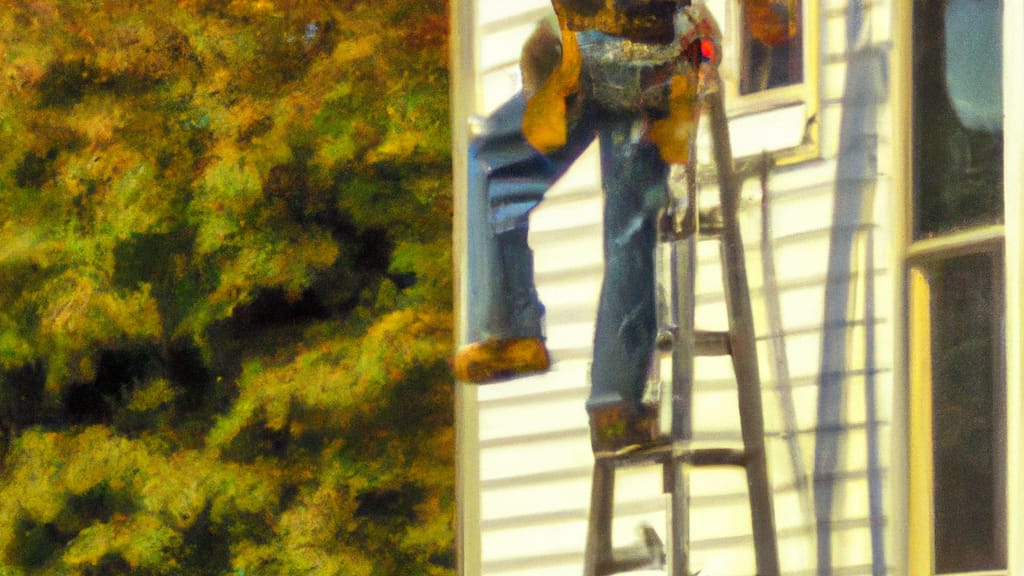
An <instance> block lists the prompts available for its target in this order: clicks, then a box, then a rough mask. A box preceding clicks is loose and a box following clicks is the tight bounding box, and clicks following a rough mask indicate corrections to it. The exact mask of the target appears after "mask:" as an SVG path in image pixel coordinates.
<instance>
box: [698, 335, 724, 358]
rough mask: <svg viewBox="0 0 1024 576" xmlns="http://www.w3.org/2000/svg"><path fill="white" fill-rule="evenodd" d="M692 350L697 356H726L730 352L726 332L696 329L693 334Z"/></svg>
mask: <svg viewBox="0 0 1024 576" xmlns="http://www.w3.org/2000/svg"><path fill="white" fill-rule="evenodd" d="M693 340H694V342H693V344H694V352H695V353H696V354H697V356H727V355H729V354H732V345H731V344H729V333H728V332H715V331H709V330H697V331H695V332H694V335H693Z"/></svg>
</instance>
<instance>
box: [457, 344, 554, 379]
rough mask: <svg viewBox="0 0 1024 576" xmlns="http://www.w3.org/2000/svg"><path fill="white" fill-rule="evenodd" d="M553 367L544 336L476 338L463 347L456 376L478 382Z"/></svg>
mask: <svg viewBox="0 0 1024 576" xmlns="http://www.w3.org/2000/svg"><path fill="white" fill-rule="evenodd" d="M550 367H551V359H550V357H549V356H548V349H547V347H545V346H544V341H543V340H541V339H540V338H492V339H490V340H484V341H483V342H474V343H473V344H468V345H466V346H463V347H462V348H460V349H459V351H458V352H456V354H455V362H454V369H455V378H456V379H458V380H460V381H462V382H472V383H474V384H486V383H488V382H494V381H496V380H503V379H506V378H514V377H516V376H525V375H527V374H533V373H536V372H543V371H545V370H547V369H548V368H550Z"/></svg>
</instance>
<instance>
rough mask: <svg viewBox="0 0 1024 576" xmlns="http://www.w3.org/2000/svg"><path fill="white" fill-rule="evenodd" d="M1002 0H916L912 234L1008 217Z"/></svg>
mask: <svg viewBox="0 0 1024 576" xmlns="http://www.w3.org/2000/svg"><path fill="white" fill-rule="evenodd" d="M1001 20H1002V11H1001V8H1000V0H915V2H914V98H913V100H914V102H913V109H914V172H915V198H914V216H915V218H914V223H915V226H914V237H915V238H926V237H929V236H933V235H936V234H941V233H944V232H951V231H955V230H958V229H962V228H965V227H968V226H974V225H979V224H994V223H998V222H1002V212H1003V189H1002V180H1003V128H1002V113H1003V109H1002V43H1001V36H1002V34H1001V26H1002V25H1001Z"/></svg>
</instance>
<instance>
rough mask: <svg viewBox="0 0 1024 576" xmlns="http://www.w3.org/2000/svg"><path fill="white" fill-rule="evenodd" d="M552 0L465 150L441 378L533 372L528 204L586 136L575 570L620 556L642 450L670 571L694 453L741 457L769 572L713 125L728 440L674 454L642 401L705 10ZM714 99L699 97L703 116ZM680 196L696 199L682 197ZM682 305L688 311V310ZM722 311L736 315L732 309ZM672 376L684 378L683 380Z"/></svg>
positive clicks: (537, 334)
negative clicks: (591, 166) (658, 482)
mask: <svg viewBox="0 0 1024 576" xmlns="http://www.w3.org/2000/svg"><path fill="white" fill-rule="evenodd" d="M552 1H553V4H554V7H555V12H556V14H557V15H558V20H559V25H560V36H561V37H560V39H559V38H556V37H555V36H554V35H553V34H551V32H550V31H546V29H544V28H541V29H539V30H538V32H537V33H535V34H534V36H532V37H531V39H530V41H529V42H528V44H527V46H526V48H525V49H524V52H523V63H524V66H523V79H524V82H523V84H524V89H523V92H521V93H520V94H517V95H516V96H515V97H514V98H513V99H511V100H510V101H509V102H508V103H506V104H505V105H504V106H502V107H501V108H499V109H498V110H497V111H496V112H495V113H494V114H492V116H491V117H490V118H488V119H487V120H486V122H485V124H484V126H483V130H482V134H481V135H480V136H479V137H478V138H477V139H476V140H474V142H473V143H472V145H471V148H470V156H471V158H470V160H471V162H470V195H471V197H470V198H469V202H468V205H469V208H468V211H469V218H470V229H469V239H468V240H469V242H468V244H469V250H470V254H469V270H468V274H469V292H470V298H471V299H474V300H475V301H474V302H472V303H471V306H470V309H469V339H470V341H471V343H470V344H469V345H467V346H465V347H463V348H462V349H460V350H459V351H458V353H457V356H456V359H455V370H456V376H457V377H458V378H459V379H460V380H463V381H468V382H478V383H484V382H488V381H494V380H497V379H501V378H504V377H508V376H514V375H517V374H522V373H526V372H531V371H539V370H544V369H547V367H548V362H549V360H548V355H547V351H546V349H545V347H544V344H543V331H542V323H543V313H544V308H543V306H542V305H541V303H540V301H539V300H538V298H537V294H536V289H535V288H534V285H533V271H532V254H531V252H530V249H529V247H528V245H527V224H528V215H529V212H530V210H532V208H533V207H535V206H536V205H537V204H538V203H539V202H540V200H541V198H542V197H543V194H544V192H545V191H546V190H547V189H548V188H549V187H550V185H551V184H552V183H553V182H554V181H555V180H557V179H558V177H560V176H561V174H562V173H564V172H565V170H566V169H567V168H568V166H569V165H570V164H571V163H572V162H573V161H574V160H575V159H576V158H577V157H578V156H579V154H580V153H582V151H583V150H584V149H585V148H586V147H587V146H588V145H589V144H590V142H591V141H592V140H593V138H594V137H595V136H596V137H598V138H599V140H600V145H601V164H602V173H603V175H604V176H603V178H604V180H603V188H604V193H605V216H604V250H605V254H604V255H605V277H604V282H603V285H602V289H601V298H600V302H599V305H598V317H597V325H596V331H595V339H594V358H593V364H592V369H591V391H590V396H589V398H588V400H587V404H586V408H587V411H588V414H589V416H590V428H591V443H592V446H593V450H594V454H595V473H594V484H593V498H592V510H591V521H590V524H591V525H590V530H589V533H588V543H587V560H586V568H585V571H586V576H597V575H598V574H612V573H615V572H617V571H619V570H622V569H628V566H625V565H624V564H622V563H621V562H617V561H616V558H615V553H614V550H613V549H612V546H611V539H610V523H611V506H612V502H613V498H612V491H613V486H614V473H615V468H616V467H618V466H622V465H633V464H636V463H651V462H654V463H657V464H661V465H663V466H664V467H665V471H666V474H665V478H666V486H665V488H666V492H670V493H671V494H672V501H673V505H672V511H671V518H672V525H673V528H674V529H673V534H672V538H673V543H672V547H671V550H672V557H673V572H672V574H673V575H674V576H688V572H687V570H688V568H687V563H686V543H685V539H686V536H687V535H686V530H685V526H686V520H685V516H686V512H687V511H686V506H687V504H688V496H687V494H686V491H685V473H683V472H682V471H681V470H682V468H683V467H684V465H699V464H714V465H722V464H733V465H739V466H743V467H745V468H746V471H747V477H748V485H749V486H750V496H751V510H752V516H753V525H754V538H755V547H756V548H757V550H756V551H757V564H758V567H757V568H758V573H759V574H762V575H765V576H773V575H774V574H777V573H778V558H777V550H776V546H775V536H774V526H773V519H772V513H771V502H770V492H769V488H768V485H767V473H766V468H765V464H764V462H765V457H764V450H763V423H762V422H761V413H760V412H761V405H760V396H759V394H760V390H759V383H758V377H757V367H756V352H755V351H754V349H753V328H752V323H751V322H750V315H751V314H750V305H749V301H746V302H745V303H744V302H743V301H744V300H748V299H749V294H748V292H747V287H746V278H745V272H744V271H743V265H742V243H741V241H740V240H739V236H738V224H737V223H736V216H735V208H736V193H735V192H736V191H735V182H734V181H733V180H734V179H733V178H732V176H731V162H732V159H731V154H730V153H729V152H728V139H727V127H726V129H725V130H726V138H725V144H724V146H725V148H724V150H725V152H724V154H719V153H718V152H720V151H721V149H722V146H721V145H720V143H721V138H716V163H717V164H718V166H719V170H720V179H721V180H722V185H723V186H722V203H723V215H724V221H725V226H724V229H723V232H724V233H723V237H722V242H723V260H724V262H723V268H727V267H731V269H730V270H729V271H728V272H727V273H726V278H725V283H726V290H727V292H728V295H727V300H728V301H729V302H730V331H729V332H728V333H723V334H720V335H719V336H720V338H718V340H720V341H721V343H722V348H723V349H724V350H725V352H723V353H726V354H732V356H733V360H734V366H735V368H736V376H737V382H738V385H739V387H740V412H741V420H742V421H743V438H744V446H745V447H744V450H740V451H735V450H733V451H730V450H710V451H709V450H704V451H687V450H686V446H685V444H686V441H688V440H689V437H688V432H686V431H683V430H682V427H680V426H678V425H677V423H676V422H674V423H673V435H672V436H671V437H670V438H665V437H661V436H660V426H659V425H658V422H657V413H658V411H657V407H654V406H648V405H645V404H644V402H643V395H644V388H645V385H646V383H647V379H648V371H649V368H650V366H651V363H652V357H653V355H654V351H655V346H656V342H657V340H658V322H657V306H656V298H655V284H656V278H655V274H656V270H655V261H654V252H655V248H656V245H657V242H658V233H659V229H658V228H659V215H660V214H663V210H664V208H665V207H666V206H672V201H671V198H670V195H669V193H668V186H667V179H668V172H669V166H670V165H671V164H686V163H687V162H689V161H690V160H691V153H692V144H693V142H694V141H695V133H696V125H697V120H698V118H699V115H700V108H699V103H700V102H699V101H700V99H701V94H702V92H704V89H705V85H706V84H707V83H708V82H709V81H710V82H711V83H712V84H714V86H713V89H714V90H715V91H717V65H718V62H719V44H718V41H719V38H720V34H719V31H718V27H717V26H716V24H715V23H714V20H713V18H711V16H710V13H709V12H708V11H707V9H706V8H705V7H703V6H691V5H690V3H689V0H552ZM746 1H747V2H748V3H753V4H757V3H758V2H761V0H746ZM761 3H763V2H761ZM716 95H717V97H718V100H716V102H717V103H718V105H719V106H718V108H717V112H718V113H719V114H720V117H719V118H717V119H715V118H713V121H715V120H717V124H718V125H724V124H725V120H724V111H723V110H722V107H721V99H720V93H717V92H716ZM715 112H716V109H715V107H714V106H712V116H714V115H715ZM725 163H728V168H727V169H725V170H724V171H723V168H724V166H723V165H724V164H725ZM689 209H690V210H691V211H693V210H695V209H696V208H695V202H691V204H690V207H689ZM474 220H475V221H474ZM693 221H695V217H694V218H692V219H691V223H692V222H693ZM675 234H676V238H675V239H677V240H678V239H683V238H685V236H686V232H685V231H678V230H676V231H675ZM737 255H738V263H737ZM687 279H688V284H687V285H685V286H682V285H679V286H675V287H674V290H675V291H676V292H678V291H680V290H689V291H690V296H692V288H693V286H692V275H689V276H687ZM689 301H690V302H691V305H692V298H691V299H690V300H689ZM678 313H682V312H678ZM686 313H687V314H690V318H692V310H689V311H687V312H686ZM737 318H738V319H739V320H741V321H740V322H734V320H736V319H737ZM689 326H690V327H692V321H691V322H690V323H689ZM683 327H684V324H682V323H680V324H677V326H676V335H675V340H677V341H678V342H676V343H675V348H676V352H675V353H674V364H680V363H685V364H686V366H687V368H689V367H690V366H692V356H693V354H694V352H695V349H696V348H697V347H696V346H695V345H694V344H693V343H694V334H687V335H685V338H682V337H681V336H683V335H681V334H680V333H679V332H681V331H682V329H683ZM670 340H671V338H670ZM681 351H682V352H683V353H681ZM686 355H688V356H689V358H684V357H683V356H686ZM751 356H752V359H751ZM751 370H752V372H751ZM675 384H676V385H678V384H679V382H676V383H675ZM685 385H686V387H687V389H688V386H689V379H687V382H686V383H685ZM673 396H674V401H673V419H674V420H680V419H682V418H684V415H683V413H682V410H683V409H686V410H688V402H689V398H684V397H683V395H681V394H678V393H677V392H674V394H673ZM683 404H687V405H686V406H683Z"/></svg>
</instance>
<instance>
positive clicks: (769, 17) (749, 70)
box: [739, 0, 804, 95]
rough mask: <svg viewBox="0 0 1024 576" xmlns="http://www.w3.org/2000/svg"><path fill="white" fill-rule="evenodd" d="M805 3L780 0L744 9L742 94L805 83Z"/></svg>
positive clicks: (740, 82) (742, 11)
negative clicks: (803, 16)
mask: <svg viewBox="0 0 1024 576" xmlns="http://www.w3.org/2000/svg"><path fill="white" fill-rule="evenodd" d="M802 6H803V2H801V0H780V1H779V2H777V3H774V4H771V5H762V6H756V5H750V6H747V5H743V6H742V7H741V8H740V18H739V29H740V30H741V31H740V34H739V37H740V51H739V59H740V65H739V70H740V80H739V92H740V94H742V95H747V94H753V93H756V92H764V91H766V90H771V89H774V88H781V87H784V86H793V85H796V84H800V83H802V82H803V78H804V64H803V62H804V59H803V54H804V44H803V27H804V26H803V22H802V19H803V18H802V14H803V8H802Z"/></svg>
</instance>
